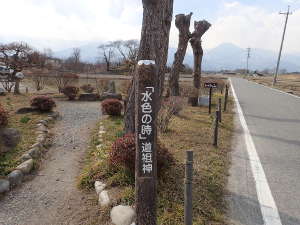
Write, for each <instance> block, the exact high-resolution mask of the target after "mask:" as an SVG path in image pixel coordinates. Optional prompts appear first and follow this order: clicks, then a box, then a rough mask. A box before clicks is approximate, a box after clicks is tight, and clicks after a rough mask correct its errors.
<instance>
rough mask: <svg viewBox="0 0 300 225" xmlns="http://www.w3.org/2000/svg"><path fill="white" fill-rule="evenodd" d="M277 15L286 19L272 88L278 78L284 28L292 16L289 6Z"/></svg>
mask: <svg viewBox="0 0 300 225" xmlns="http://www.w3.org/2000/svg"><path fill="white" fill-rule="evenodd" d="M279 14H283V15H286V18H285V24H284V29H283V34H282V39H281V45H280V49H279V55H278V60H277V66H276V71H275V75H274V79H273V86H274V85H275V84H276V82H277V77H278V72H279V66H280V59H281V53H282V48H283V43H284V38H285V33H286V27H287V23H288V19H289V15H291V14H292V13H291V12H290V6H288V11H287V13H279Z"/></svg>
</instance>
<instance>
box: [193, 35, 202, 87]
mask: <svg viewBox="0 0 300 225" xmlns="http://www.w3.org/2000/svg"><path fill="white" fill-rule="evenodd" d="M190 42H191V46H192V49H193V55H194V72H193V76H194V87H195V88H197V89H199V88H200V79H201V71H202V58H203V49H202V45H201V40H198V39H193V38H192V39H191V41H190Z"/></svg>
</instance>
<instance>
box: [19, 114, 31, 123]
mask: <svg viewBox="0 0 300 225" xmlns="http://www.w3.org/2000/svg"><path fill="white" fill-rule="evenodd" d="M30 120H31V119H30V118H29V117H28V116H23V117H22V118H21V119H20V122H21V123H28V122H29V121H30Z"/></svg>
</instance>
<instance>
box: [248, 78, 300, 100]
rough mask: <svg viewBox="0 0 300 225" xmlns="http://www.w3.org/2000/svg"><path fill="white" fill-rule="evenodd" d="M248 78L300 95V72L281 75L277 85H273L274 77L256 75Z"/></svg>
mask: <svg viewBox="0 0 300 225" xmlns="http://www.w3.org/2000/svg"><path fill="white" fill-rule="evenodd" d="M247 79H248V80H250V81H254V82H256V83H259V84H263V85H266V86H269V87H273V88H276V89H279V90H281V91H284V92H287V93H290V94H294V95H297V96H300V74H295V75H279V76H278V79H277V84H276V86H272V82H273V77H255V78H247Z"/></svg>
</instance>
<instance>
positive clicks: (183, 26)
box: [169, 13, 193, 96]
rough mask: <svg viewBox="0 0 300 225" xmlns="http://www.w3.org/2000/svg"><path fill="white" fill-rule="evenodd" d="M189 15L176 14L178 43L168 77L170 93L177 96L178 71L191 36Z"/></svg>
mask: <svg viewBox="0 0 300 225" xmlns="http://www.w3.org/2000/svg"><path fill="white" fill-rule="evenodd" d="M192 15H193V14H192V13H190V14H189V15H184V14H178V15H176V19H175V25H176V27H177V29H178V30H179V43H178V48H177V51H176V53H175V55H174V62H173V65H172V69H171V73H170V79H169V88H170V95H172V96H179V95H180V93H179V73H180V70H181V68H182V63H183V60H184V57H185V54H186V49H187V46H188V43H189V40H190V38H191V32H190V24H191V16H192Z"/></svg>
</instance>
